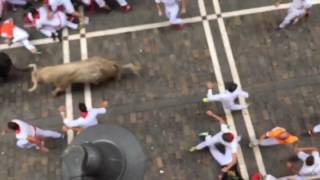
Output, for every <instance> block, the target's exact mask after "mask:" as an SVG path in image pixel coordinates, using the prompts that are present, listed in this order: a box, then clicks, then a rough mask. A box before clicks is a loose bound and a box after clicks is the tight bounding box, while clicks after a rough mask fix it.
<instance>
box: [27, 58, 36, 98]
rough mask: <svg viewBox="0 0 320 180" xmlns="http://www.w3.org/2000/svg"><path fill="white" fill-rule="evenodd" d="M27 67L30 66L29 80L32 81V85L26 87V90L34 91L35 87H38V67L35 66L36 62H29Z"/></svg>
mask: <svg viewBox="0 0 320 180" xmlns="http://www.w3.org/2000/svg"><path fill="white" fill-rule="evenodd" d="M29 67H30V68H32V72H31V81H32V83H33V86H32V87H31V88H30V89H28V91H29V92H32V91H35V90H36V89H37V87H38V80H37V77H36V74H37V71H38V68H37V65H36V64H29Z"/></svg>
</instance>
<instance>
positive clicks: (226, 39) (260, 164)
mask: <svg viewBox="0 0 320 180" xmlns="http://www.w3.org/2000/svg"><path fill="white" fill-rule="evenodd" d="M213 6H214V9H215V12H216V13H221V9H220V4H219V1H218V0H213ZM218 26H219V29H220V34H221V37H222V43H223V46H224V49H225V52H226V55H227V60H228V64H229V67H230V70H231V74H232V78H233V81H234V82H235V83H237V84H238V85H239V87H240V88H241V82H240V77H239V74H238V70H237V67H236V64H235V60H234V57H233V53H232V48H231V45H230V40H229V37H228V34H227V30H226V26H225V23H224V20H223V18H219V19H218ZM239 100H240V103H241V104H246V101H245V99H244V98H239ZM242 116H243V118H244V123H245V126H246V128H247V131H248V134H249V137H250V140H253V139H255V138H256V134H255V131H254V128H253V124H252V121H251V117H250V114H249V111H248V109H244V110H242ZM253 153H254V156H255V159H256V162H257V165H258V169H259V172H260V173H261V174H263V175H265V174H266V169H265V166H264V163H263V159H262V155H261V152H260V148H259V147H258V146H256V147H254V148H253ZM245 179H246V178H245Z"/></svg>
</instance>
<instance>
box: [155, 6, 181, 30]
mask: <svg viewBox="0 0 320 180" xmlns="http://www.w3.org/2000/svg"><path fill="white" fill-rule="evenodd" d="M155 2H156V8H157V11H158V15H159V16H162V14H163V13H162V10H161V5H160V3H162V4H163V5H164V9H165V15H166V16H167V18H168V19H169V22H170V24H171V25H172V26H174V27H176V28H177V29H183V24H182V19H181V18H179V1H178V0H155ZM185 13H186V0H181V14H185Z"/></svg>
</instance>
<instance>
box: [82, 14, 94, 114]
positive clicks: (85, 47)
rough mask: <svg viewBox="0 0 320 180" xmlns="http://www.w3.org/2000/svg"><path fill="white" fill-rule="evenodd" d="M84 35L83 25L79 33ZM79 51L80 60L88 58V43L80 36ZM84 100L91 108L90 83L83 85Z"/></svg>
mask: <svg viewBox="0 0 320 180" xmlns="http://www.w3.org/2000/svg"><path fill="white" fill-rule="evenodd" d="M80 11H81V13H83V8H81V9H80ZM81 34H83V35H86V29H85V27H83V28H81V29H80V35H81ZM80 51H81V60H82V61H84V60H86V59H88V44H87V38H86V37H81V36H80ZM84 102H85V104H86V106H87V107H88V108H92V96H91V89H90V84H85V85H84Z"/></svg>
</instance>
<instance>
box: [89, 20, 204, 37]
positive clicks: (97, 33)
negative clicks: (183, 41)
mask: <svg viewBox="0 0 320 180" xmlns="http://www.w3.org/2000/svg"><path fill="white" fill-rule="evenodd" d="M201 20H202V18H201V17H200V16H197V17H191V18H185V19H183V20H182V21H183V23H184V24H190V23H198V22H201ZM168 26H170V23H169V22H168V21H166V22H159V23H152V24H143V25H138V26H129V27H121V28H116V29H108V30H102V31H95V32H88V33H87V37H88V38H93V37H100V36H109V35H116V34H122V33H128V32H136V31H143V30H148V29H155V28H162V27H168Z"/></svg>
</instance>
